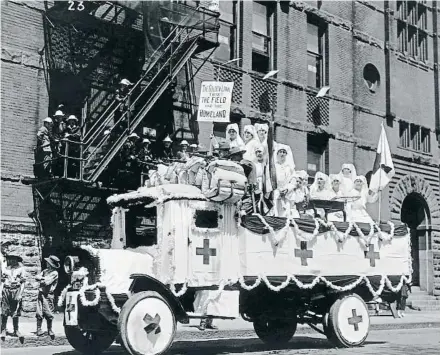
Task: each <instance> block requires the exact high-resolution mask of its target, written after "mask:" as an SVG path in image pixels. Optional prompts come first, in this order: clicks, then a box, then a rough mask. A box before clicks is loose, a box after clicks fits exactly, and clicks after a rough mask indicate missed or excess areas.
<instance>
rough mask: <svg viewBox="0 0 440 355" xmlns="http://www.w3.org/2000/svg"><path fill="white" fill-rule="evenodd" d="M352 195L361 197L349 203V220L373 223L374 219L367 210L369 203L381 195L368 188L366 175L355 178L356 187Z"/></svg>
mask: <svg viewBox="0 0 440 355" xmlns="http://www.w3.org/2000/svg"><path fill="white" fill-rule="evenodd" d="M350 195H351V196H358V197H359V199H357V200H356V201H353V202H351V203H349V204H348V206H349V208H348V212H349V213H348V220H349V221H351V222H365V223H373V222H374V221H373V219H372V218H371V216H370V215H369V214H368V212H367V203H374V202H376V201H377V200H378V197H379V195H378V194H377V193H374V192H373V191H371V190H369V189H368V185H367V179H366V178H365V176H362V175H361V176H357V177H356V178H355V179H354V188H353V190H352V191H351V192H350Z"/></svg>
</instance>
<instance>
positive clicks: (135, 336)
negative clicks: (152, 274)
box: [118, 291, 177, 355]
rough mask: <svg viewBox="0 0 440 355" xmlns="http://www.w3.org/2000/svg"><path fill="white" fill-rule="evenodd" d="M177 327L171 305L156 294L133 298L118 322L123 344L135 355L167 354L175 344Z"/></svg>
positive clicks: (150, 292) (145, 292) (150, 293)
mask: <svg viewBox="0 0 440 355" xmlns="http://www.w3.org/2000/svg"><path fill="white" fill-rule="evenodd" d="M176 326H177V325H176V318H175V316H174V313H173V310H172V308H171V307H170V305H169V303H168V302H167V300H166V299H165V298H164V297H162V296H161V295H160V294H159V293H157V292H154V291H143V292H139V293H136V294H135V295H133V296H132V297H130V298H129V299H128V301H127V302H125V304H124V306H123V307H122V309H121V313H120V315H119V320H118V328H119V331H120V333H121V340H122V344H123V346H124V348H125V349H126V350H127V351H128V352H129V353H130V354H131V355H147V354H148V355H159V354H163V353H164V352H166V351H167V350H168V349H169V348H170V346H171V344H172V343H173V340H174V335H175V333H176Z"/></svg>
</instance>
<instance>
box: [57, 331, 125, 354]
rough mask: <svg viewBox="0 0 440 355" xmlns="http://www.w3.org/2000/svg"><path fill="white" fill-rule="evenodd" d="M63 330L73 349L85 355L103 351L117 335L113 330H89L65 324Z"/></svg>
mask: <svg viewBox="0 0 440 355" xmlns="http://www.w3.org/2000/svg"><path fill="white" fill-rule="evenodd" d="M64 332H65V334H66V338H67V340H68V342H69V344H70V345H71V346H72V347H73V348H74V349H75V350H77V351H79V352H80V353H82V354H87V355H89V354H90V355H98V354H101V353H103V352H104V351H106V350H107V349H108V348H109V347H110V345H112V343H113V342H114V340H115V339H116V336H117V332H116V331H115V330H106V331H102V332H91V331H87V330H82V329H80V328H78V327H72V326H65V327H64Z"/></svg>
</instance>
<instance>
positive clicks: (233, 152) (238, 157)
mask: <svg viewBox="0 0 440 355" xmlns="http://www.w3.org/2000/svg"><path fill="white" fill-rule="evenodd" d="M244 153H246V149H245V148H243V147H241V146H236V147H232V148H230V149H229V154H228V155H227V156H226V158H227V159H228V160H231V161H235V162H236V163H239V164H240V162H241V161H242V160H243V155H244Z"/></svg>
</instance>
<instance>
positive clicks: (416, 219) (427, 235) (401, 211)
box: [390, 174, 440, 295]
mask: <svg viewBox="0 0 440 355" xmlns="http://www.w3.org/2000/svg"><path fill="white" fill-rule="evenodd" d="M390 218H391V221H395V222H397V221H402V222H404V223H407V224H408V227H409V228H410V232H411V245H412V266H413V275H412V276H413V278H414V283H415V284H418V285H420V289H421V290H424V291H427V292H428V293H429V294H432V293H434V294H439V295H440V279H439V278H438V276H437V272H436V271H435V270H436V268H438V266H439V265H440V264H439V260H440V258H439V257H438V256H437V254H436V253H437V251H436V250H433V249H436V247H435V246H436V245H438V244H440V243H439V241H440V239H439V238H440V233H439V232H440V208H439V200H438V196H437V194H436V193H435V191H434V189H433V186H431V183H430V182H428V180H426V179H425V178H424V177H423V176H421V175H412V174H411V175H406V176H404V177H402V178H401V179H400V180H399V181H398V182H397V184H396V185H395V186H394V188H393V189H392V192H391V195H390ZM434 255H435V256H434Z"/></svg>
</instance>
